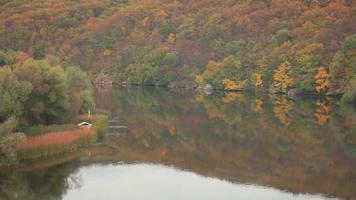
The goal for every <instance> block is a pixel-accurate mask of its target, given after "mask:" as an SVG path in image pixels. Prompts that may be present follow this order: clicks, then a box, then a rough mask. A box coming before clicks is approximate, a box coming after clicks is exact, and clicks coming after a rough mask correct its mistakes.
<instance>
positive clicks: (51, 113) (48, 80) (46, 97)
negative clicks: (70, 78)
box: [15, 60, 69, 124]
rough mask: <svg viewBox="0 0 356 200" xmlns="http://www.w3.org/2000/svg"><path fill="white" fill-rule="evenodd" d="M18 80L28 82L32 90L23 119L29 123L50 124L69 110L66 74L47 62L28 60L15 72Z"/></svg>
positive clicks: (58, 67) (57, 66)
mask: <svg viewBox="0 0 356 200" xmlns="http://www.w3.org/2000/svg"><path fill="white" fill-rule="evenodd" d="M15 74H16V75H17V76H18V78H19V80H21V81H27V82H30V83H31V84H32V86H33V90H32V91H31V94H30V95H29V98H28V101H26V103H25V112H24V115H25V118H26V119H27V120H28V121H29V122H30V123H31V124H33V123H35V124H36V123H50V122H53V121H54V120H56V119H57V120H58V119H59V118H60V117H61V116H63V115H65V113H66V111H67V110H68V108H69V102H68V85H67V82H66V81H67V80H66V74H65V72H64V70H63V69H62V68H61V67H60V66H59V65H56V66H51V65H50V64H49V63H48V61H47V60H28V61H27V62H25V64H24V65H23V66H22V67H20V68H18V69H17V70H16V71H15Z"/></svg>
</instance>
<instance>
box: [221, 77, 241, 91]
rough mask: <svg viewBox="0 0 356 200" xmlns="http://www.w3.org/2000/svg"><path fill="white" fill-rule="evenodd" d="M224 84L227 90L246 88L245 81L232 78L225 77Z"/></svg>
mask: <svg viewBox="0 0 356 200" xmlns="http://www.w3.org/2000/svg"><path fill="white" fill-rule="evenodd" d="M223 84H224V87H225V89H226V90H242V89H243V88H244V84H245V82H244V81H236V82H235V81H232V80H230V79H224V80H223Z"/></svg>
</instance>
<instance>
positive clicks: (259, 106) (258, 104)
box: [254, 99, 263, 112]
mask: <svg viewBox="0 0 356 200" xmlns="http://www.w3.org/2000/svg"><path fill="white" fill-rule="evenodd" d="M262 110H263V101H262V100H261V99H256V103H255V109H254V111H255V112H262Z"/></svg>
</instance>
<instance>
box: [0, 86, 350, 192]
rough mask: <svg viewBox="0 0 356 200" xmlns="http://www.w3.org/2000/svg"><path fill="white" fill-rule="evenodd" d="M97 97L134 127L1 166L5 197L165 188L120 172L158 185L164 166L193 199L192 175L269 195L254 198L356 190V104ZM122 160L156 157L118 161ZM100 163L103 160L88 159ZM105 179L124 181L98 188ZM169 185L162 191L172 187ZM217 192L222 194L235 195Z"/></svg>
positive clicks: (124, 93) (129, 92)
mask: <svg viewBox="0 0 356 200" xmlns="http://www.w3.org/2000/svg"><path fill="white" fill-rule="evenodd" d="M97 102H98V107H99V108H102V109H106V110H109V111H110V112H111V113H112V117H114V118H118V119H119V121H120V123H121V124H123V125H126V126H128V127H129V130H122V132H121V134H117V135H112V136H110V137H109V138H108V139H107V142H106V143H105V145H102V146H93V147H90V148H88V149H85V150H84V152H82V153H81V154H79V155H73V154H72V155H63V156H61V157H60V158H53V159H49V160H40V161H33V162H31V163H22V164H21V165H20V169H19V170H10V171H11V172H5V171H1V170H0V199H1V198H3V199H15V198H14V197H16V199H62V198H64V197H65V198H68V199H69V198H72V197H73V198H77V196H71V195H80V194H83V193H82V192H80V193H78V192H75V191H78V189H79V191H90V192H84V195H85V194H92V195H96V194H101V193H102V192H106V193H115V195H118V194H122V195H124V192H125V191H126V192H130V189H134V191H135V192H136V193H138V194H136V195H144V196H146V195H145V194H147V195H149V194H150V192H154V191H156V190H155V189H157V188H158V189H159V187H157V188H152V187H149V186H151V185H143V186H142V187H139V188H137V187H136V188H134V187H133V188H131V186H132V185H130V184H133V183H132V182H131V183H130V182H128V181H130V180H126V181H124V180H123V181H120V180H118V179H121V178H123V176H126V174H127V173H129V174H130V175H133V176H136V178H137V179H138V178H139V177H142V181H147V182H145V184H149V182H150V181H151V182H152V181H154V178H153V175H154V177H157V181H160V182H158V183H161V182H164V181H166V180H160V179H159V177H160V176H163V174H164V173H165V172H167V173H170V174H172V177H174V178H172V180H169V181H174V180H175V179H178V180H180V181H181V182H169V181H168V182H167V186H166V185H164V186H166V187H169V188H165V190H167V191H170V193H171V196H169V199H172V198H173V197H175V196H177V197H182V198H181V199H184V198H183V197H186V196H184V195H187V194H189V193H185V192H184V191H182V190H180V189H181V188H184V187H185V186H186V185H189V184H191V183H196V184H197V185H199V188H198V189H201V188H205V187H206V190H208V192H209V191H216V190H214V185H215V187H216V188H218V187H221V188H220V189H221V190H222V191H225V190H226V191H227V192H226V194H231V197H236V196H234V194H236V193H235V192H236V191H238V192H239V193H238V195H245V194H246V195H247V194H248V193H250V194H249V195H260V194H261V195H263V196H262V197H261V198H260V197H259V196H255V198H254V199H265V198H264V197H271V199H275V198H281V199H288V198H291V199H295V198H299V199H313V198H322V196H327V197H336V198H342V199H355V198H356V191H355V189H354V188H355V187H356V171H355V167H356V111H355V109H354V108H351V107H345V106H341V105H339V104H338V103H337V102H335V101H332V100H327V99H325V100H320V99H319V100H313V99H310V100H300V101H295V100H290V99H287V98H285V97H283V96H268V95H257V96H255V95H251V94H241V93H215V94H213V95H205V94H203V93H193V92H187V91H167V90H165V89H152V88H145V89H142V90H140V89H138V88H132V89H116V90H112V91H107V92H106V93H100V94H98V95H97ZM113 162H114V163H117V162H124V163H137V162H144V163H152V164H155V165H153V166H152V165H149V166H148V167H147V165H144V167H142V165H118V166H112V165H111V164H112V163H113ZM93 164H99V165H100V166H97V165H95V166H94V167H86V166H88V165H89V166H93ZM162 165H164V166H174V167H175V168H177V169H182V170H188V171H190V172H189V173H188V172H184V171H179V170H175V169H172V168H167V167H164V166H162ZM145 167H146V168H145ZM137 170H138V171H137ZM147 170H148V171H150V170H151V171H152V172H151V171H150V173H148V172H147ZM139 172H140V173H139ZM146 172H147V173H146ZM173 175H174V176H173ZM202 176H204V177H210V178H203V177H202ZM180 177H186V178H185V179H183V178H182V179H180ZM110 178H111V179H110ZM163 178H164V176H163ZM96 179H97V181H99V182H100V181H104V180H105V182H108V183H107V184H115V186H117V187H114V188H115V189H113V190H111V189H110V188H112V187H113V185H111V186H108V187H107V188H102V186H100V185H99V186H97V187H98V188H92V184H95V182H96V181H94V180H96ZM110 180H111V181H110ZM178 180H177V181H178ZM194 180H196V181H197V182H193V181H194ZM221 180H226V181H221ZM158 183H157V184H158ZM174 184H176V185H174ZM152 185H153V184H152ZM178 185H179V186H178ZM194 185H195V184H194ZM194 185H193V186H194ZM244 185H254V186H251V187H250V186H247V187H246V186H244ZM164 186H163V187H164ZM170 186H171V187H170ZM264 187H267V188H264ZM88 188H89V189H90V190H89V189H88ZM99 188H101V190H98V189H99ZM272 188H276V189H272ZM94 189H95V190H94ZM120 189H122V190H120ZM193 189H194V187H193ZM119 190H120V191H121V192H123V193H117V192H118V191H119ZM172 190H173V191H172ZM94 191H95V193H96V194H94ZM162 191H164V190H160V191H159V192H157V194H156V195H163V194H162V193H164V192H162ZM187 191H189V190H187ZM199 191H200V190H196V191H195V192H196V194H197V195H203V196H199V197H198V196H197V197H196V198H188V197H186V198H185V199H201V198H200V197H202V198H203V197H204V199H206V198H205V197H206V196H204V195H205V194H204V193H201V192H199ZM281 191H285V192H281ZM190 193H193V192H190ZM126 194H127V195H129V193H126ZM168 194H169V193H168ZM172 194H174V195H172ZM178 194H179V195H183V196H179V195H178ZM217 194H218V195H219V198H214V199H228V197H230V196H228V197H226V198H225V197H223V196H222V195H224V194H225V193H217ZM303 194H309V195H303ZM319 194H322V196H320V195H319ZM113 195H114V194H113ZM152 195H153V194H152ZM269 195H270V196H269ZM275 195H276V196H275ZM26 197H27V198H26ZM138 197H139V196H137V198H138ZM238 197H240V198H244V196H238ZM272 197H273V198H272ZM122 198H124V197H123V196H122ZM77 199H78V198H77ZM83 199H85V198H83ZM124 199H125V198H124ZM126 199H127V198H126ZM153 199H156V198H153ZM165 199H167V198H165Z"/></svg>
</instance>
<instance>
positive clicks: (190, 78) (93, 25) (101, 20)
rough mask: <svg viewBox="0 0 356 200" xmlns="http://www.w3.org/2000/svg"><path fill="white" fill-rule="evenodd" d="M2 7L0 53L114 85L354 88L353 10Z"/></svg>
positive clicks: (289, 4)
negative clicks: (55, 63) (47, 59)
mask: <svg viewBox="0 0 356 200" xmlns="http://www.w3.org/2000/svg"><path fill="white" fill-rule="evenodd" d="M3 2H4V3H2V4H1V5H0V10H1V11H2V12H1V13H0V25H1V26H0V49H2V50H9V49H12V50H15V51H24V52H27V53H29V54H31V55H32V56H34V57H35V58H41V57H43V56H45V55H46V54H54V55H57V56H59V57H60V58H62V60H63V62H68V63H73V64H77V65H80V66H81V67H82V68H84V69H86V70H89V71H92V72H94V73H96V72H99V71H100V70H102V69H104V68H105V69H106V70H108V71H110V72H111V73H112V75H113V76H114V79H115V80H116V81H117V82H130V83H136V84H153V85H171V86H193V85H195V84H204V83H211V84H213V85H214V86H215V87H216V88H223V89H229V90H239V89H261V90H262V89H270V91H273V92H286V91H287V90H288V89H290V88H298V89H301V90H304V91H309V92H318V93H323V94H325V93H327V94H330V95H338V94H344V93H345V92H346V91H350V89H354V88H356V83H355V82H356V78H355V76H356V69H355V66H356V61H355V59H356V58H355V57H356V53H355V52H356V47H355V46H356V36H355V34H356V26H355V25H354V22H355V20H356V2H355V1H353V0H326V1H325V0H324V1H321V0H264V1H255V0H220V1H214V0H190V1H188V0H172V1H167V0H145V1H143V0H128V1H127V0H100V1H99V0H90V1H86V0H76V1H70V0H61V1H54V0H33V1H26V0H13V1H4V0H3ZM355 90H356V89H355ZM353 96H356V91H353V92H351V93H350V94H347V97H345V98H346V99H353Z"/></svg>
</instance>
